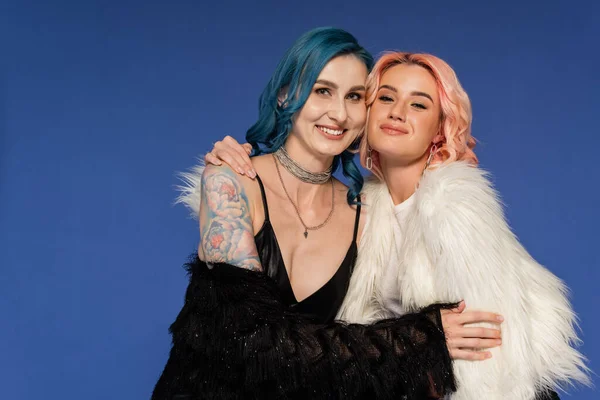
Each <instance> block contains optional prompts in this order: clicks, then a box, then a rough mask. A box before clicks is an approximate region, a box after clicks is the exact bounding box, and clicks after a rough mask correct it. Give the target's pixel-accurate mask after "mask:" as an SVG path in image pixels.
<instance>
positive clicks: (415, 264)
mask: <svg viewBox="0 0 600 400" xmlns="http://www.w3.org/2000/svg"><path fill="white" fill-rule="evenodd" d="M366 98H367V106H368V107H369V114H368V118H367V125H366V133H365V135H364V137H363V140H362V143H361V147H360V159H361V164H362V165H363V166H364V167H365V168H367V169H369V170H371V171H372V172H373V174H374V176H373V177H371V178H370V179H368V181H367V182H366V184H365V186H364V188H363V191H362V196H363V197H362V199H363V202H362V203H363V204H364V205H365V208H366V209H367V210H368V211H367V216H368V218H367V222H366V225H365V227H364V230H363V235H362V238H361V241H360V245H359V251H358V259H357V264H356V267H355V269H354V272H353V275H352V278H351V281H350V287H349V290H348V292H347V295H346V297H345V299H344V302H343V304H342V307H341V309H340V311H339V312H338V315H337V317H338V318H339V319H341V320H345V321H348V322H353V323H370V322H373V321H377V320H381V319H385V318H389V317H392V316H398V315H405V314H408V313H410V312H413V311H415V310H418V309H421V308H422V307H424V306H426V305H428V304H431V303H435V302H457V301H461V300H464V304H466V307H467V309H470V310H489V311H493V312H497V313H499V314H501V315H503V316H504V317H505V320H506V322H505V323H504V324H502V326H500V324H479V325H478V326H487V327H494V328H501V329H502V343H503V344H502V346H500V347H495V348H488V349H485V351H486V352H490V354H491V357H488V359H486V360H484V361H481V362H473V361H469V360H466V359H465V357H464V354H462V353H463V352H464V350H463V348H464V349H466V348H471V347H479V346H477V343H478V342H477V341H478V340H480V338H468V337H461V338H459V339H453V338H452V337H450V336H451V335H449V334H448V332H447V336H448V339H447V340H448V345H449V348H450V355H451V356H452V358H453V359H454V360H455V361H454V372H455V376H456V380H457V383H458V391H457V392H456V393H455V394H453V395H451V396H450V397H451V398H452V399H453V400H475V399H477V400H479V399H486V400H496V399H498V400H499V399H517V400H534V399H536V400H539V399H556V398H558V396H557V395H556V393H555V392H554V390H555V389H557V388H561V387H562V386H561V385H565V384H570V383H572V382H574V381H579V382H583V383H588V377H587V368H586V366H585V364H584V358H583V356H582V355H581V354H580V353H579V352H578V351H577V350H576V349H575V348H574V346H575V344H576V343H577V342H578V338H577V335H576V332H575V320H576V317H575V314H574V312H573V311H572V309H571V306H570V304H569V301H568V299H567V297H566V292H567V288H566V287H565V285H564V284H563V282H562V281H561V280H560V279H558V278H557V277H556V276H554V275H553V274H552V273H551V272H550V271H548V270H547V269H545V268H544V267H542V266H541V265H539V264H538V263H537V262H536V261H535V260H534V259H533V258H532V257H531V256H530V255H529V254H528V253H527V252H526V250H525V249H524V248H523V247H522V246H521V244H520V243H519V242H518V240H517V239H516V237H515V236H514V234H513V233H512V232H511V230H510V228H509V226H508V224H507V222H506V220H505V218H504V215H503V211H502V206H501V203H500V200H499V196H498V194H497V193H496V192H495V190H494V189H493V187H492V185H491V182H490V181H489V180H488V178H487V173H486V172H485V171H483V170H482V169H480V168H478V167H477V157H476V156H475V153H474V152H473V148H474V145H475V140H474V139H473V137H472V136H471V120H472V115H471V104H470V101H469V98H468V96H467V94H466V93H465V91H464V90H463V88H462V86H461V85H460V83H459V81H458V79H457V77H456V75H455V73H454V71H453V70H452V68H451V67H450V66H449V65H448V64H447V63H446V62H444V61H443V60H441V59H439V58H437V57H435V56H432V55H428V54H411V53H403V52H393V53H387V54H385V55H384V56H383V57H381V58H380V59H379V61H378V62H377V63H376V64H375V67H374V69H373V71H372V72H371V74H370V75H369V77H368V80H367V97H366ZM237 146H239V145H237ZM237 146H236V145H233V144H232V139H231V138H229V139H228V140H227V142H219V143H218V144H217V145H216V149H215V150H213V152H211V153H209V155H208V156H207V157H206V160H207V161H209V162H216V163H218V162H219V161H218V160H216V158H217V157H218V158H221V159H223V160H224V161H226V162H228V163H230V164H233V165H236V164H237V165H236V166H240V167H242V168H243V165H245V162H246V161H245V157H244V152H243V151H242V149H240V148H239V147H237ZM240 154H241V155H240ZM469 326H470V325H469V324H465V325H464V327H469ZM470 327H472V326H470ZM482 350H484V349H482Z"/></svg>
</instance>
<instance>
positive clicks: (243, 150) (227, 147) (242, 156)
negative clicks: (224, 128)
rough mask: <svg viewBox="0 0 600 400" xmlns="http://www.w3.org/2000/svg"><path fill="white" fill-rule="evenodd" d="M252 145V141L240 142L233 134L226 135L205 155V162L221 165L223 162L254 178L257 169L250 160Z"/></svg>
mask: <svg viewBox="0 0 600 400" xmlns="http://www.w3.org/2000/svg"><path fill="white" fill-rule="evenodd" d="M251 152H252V145H251V144H250V143H244V144H239V143H238V141H237V140H235V139H234V138H232V137H231V136H225V138H224V139H223V140H220V141H218V142H216V143H215V144H214V147H213V148H212V150H211V151H210V152H208V153H206V155H205V156H204V162H205V163H207V164H213V165H221V164H222V163H223V162H224V163H225V164H227V165H229V166H230V167H231V169H232V170H234V171H237V172H238V173H239V174H240V175H246V176H248V177H249V178H252V179H254V178H255V177H256V171H254V167H253V166H252V161H250V157H249V155H250V153H251Z"/></svg>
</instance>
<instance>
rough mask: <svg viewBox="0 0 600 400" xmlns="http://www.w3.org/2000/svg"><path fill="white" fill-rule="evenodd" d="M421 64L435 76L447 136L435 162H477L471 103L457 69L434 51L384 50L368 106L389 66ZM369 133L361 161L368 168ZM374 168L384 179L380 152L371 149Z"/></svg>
mask: <svg viewBox="0 0 600 400" xmlns="http://www.w3.org/2000/svg"><path fill="white" fill-rule="evenodd" d="M401 64H407V65H418V66H420V67H423V68H425V69H426V70H427V71H429V73H430V74H431V75H432V76H433V78H434V79H435V82H436V84H437V87H438V95H439V98H440V103H441V116H440V132H439V133H440V134H441V135H443V137H444V139H443V140H442V141H441V142H440V143H437V150H436V151H435V153H434V155H433V160H432V162H431V164H432V165H435V164H440V163H445V162H452V161H457V160H465V161H468V162H470V163H472V164H477V163H478V161H477V156H476V155H475V153H474V152H473V148H474V147H475V139H474V138H473V136H471V121H472V114H471V102H470V100H469V96H467V93H466V92H465V90H464V89H463V88H462V86H461V84H460V82H459V81H458V78H457V77H456V73H455V72H454V70H453V69H452V68H451V67H450V66H449V65H448V64H447V63H446V62H445V61H443V60H441V59H440V58H437V57H436V56H433V55H431V54H413V53H403V52H389V53H385V54H384V55H383V56H381V58H380V59H379V60H378V61H377V63H375V66H374V67H373V70H372V71H371V73H370V74H369V77H368V78H367V107H369V108H370V107H371V105H372V104H373V102H375V99H376V98H377V92H378V91H379V85H380V82H381V77H382V76H383V74H384V73H385V72H386V71H387V70H388V69H390V68H392V67H394V66H396V65H401ZM367 139H368V134H367V133H366V132H365V135H364V138H363V140H362V141H361V143H360V148H359V151H360V163H361V164H362V166H363V167H366V162H367V151H368V140H367ZM371 160H372V168H371V171H372V172H373V173H374V174H375V175H376V176H378V177H379V178H380V179H383V175H382V172H381V165H380V163H379V154H378V153H377V152H376V151H375V150H372V151H371Z"/></svg>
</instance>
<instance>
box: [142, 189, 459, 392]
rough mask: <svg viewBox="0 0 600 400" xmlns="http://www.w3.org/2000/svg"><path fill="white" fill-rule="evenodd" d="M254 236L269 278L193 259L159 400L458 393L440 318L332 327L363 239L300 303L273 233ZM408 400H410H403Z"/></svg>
mask: <svg viewBox="0 0 600 400" xmlns="http://www.w3.org/2000/svg"><path fill="white" fill-rule="evenodd" d="M258 182H259V185H260V187H261V192H262V196H263V203H264V207H265V223H264V225H263V226H262V228H261V230H260V231H259V233H258V234H257V235H256V236H255V240H256V244H257V249H258V252H259V257H260V259H261V264H262V267H263V272H254V271H249V270H246V269H242V268H238V267H235V266H232V265H229V264H207V263H205V262H203V261H201V260H199V259H198V257H197V256H195V257H194V258H193V259H192V260H191V261H190V262H189V263H188V264H187V265H186V267H187V270H188V272H189V274H190V283H189V285H188V288H187V291H186V296H185V304H184V306H183V308H182V310H181V312H180V313H179V315H178V316H177V319H176V320H175V322H174V323H173V324H172V325H171V327H170V331H171V334H172V338H173V347H172V349H171V353H170V356H169V360H168V361H167V364H166V366H165V368H164V371H163V373H162V375H161V377H160V379H159V381H158V383H157V384H156V386H155V388H154V392H153V395H152V399H153V400H167V399H168V400H175V399H189V400H191V399H364V398H369V399H399V398H404V399H408V400H417V399H427V398H437V397H439V396H441V395H443V394H447V393H450V392H452V391H454V390H455V384H454V376H453V374H452V361H451V359H450V356H449V354H448V350H447V347H446V339H445V337H444V332H443V329H442V324H441V316H440V309H442V308H448V307H452V306H453V305H434V306H431V307H428V308H427V309H425V310H422V311H421V312H420V313H415V314H410V315H405V316H403V317H401V318H394V319H389V320H384V321H380V322H377V323H375V324H373V325H359V324H345V323H342V322H335V321H333V319H334V317H335V315H336V313H337V311H338V309H339V307H340V306H341V303H342V301H343V298H344V296H345V294H346V291H347V289H348V283H349V280H350V276H351V274H352V269H353V267H354V263H355V261H356V252H357V249H356V240H355V239H356V232H357V228H358V221H359V216H360V208H359V207H357V208H358V209H357V214H356V220H355V227H354V238H353V241H352V243H351V244H350V247H349V249H348V252H347V254H346V257H345V259H344V261H343V262H342V264H341V266H340V267H339V269H338V270H337V272H336V273H335V274H334V276H333V277H332V278H331V279H330V280H329V281H328V282H327V283H326V284H325V285H323V287H322V288H321V289H319V290H318V291H317V292H315V293H314V294H313V295H311V296H309V297H308V298H306V299H305V300H303V301H301V302H298V301H296V298H295V297H294V294H293V291H292V289H291V285H290V282H289V279H288V276H287V272H286V270H285V266H284V265H283V260H282V258H281V252H280V249H279V246H278V244H277V238H276V237H275V234H274V231H273V228H272V226H271V224H270V220H269V213H268V207H267V202H266V196H265V194H264V188H263V185H262V182H261V181H260V179H259V180H258ZM402 396H405V397H402Z"/></svg>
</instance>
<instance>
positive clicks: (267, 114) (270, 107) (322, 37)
mask: <svg viewBox="0 0 600 400" xmlns="http://www.w3.org/2000/svg"><path fill="white" fill-rule="evenodd" d="M349 54H350V55H354V56H356V57H357V58H358V59H359V60H361V61H362V62H364V63H365V65H366V67H367V70H368V71H371V68H372V67H373V56H371V54H370V53H369V52H368V51H367V50H365V49H364V48H363V47H362V46H361V45H359V44H358V41H357V40H356V38H355V37H354V36H352V35H351V34H350V33H348V32H346V31H344V30H342V29H337V28H317V29H313V30H311V31H309V32H307V33H305V34H304V35H302V36H300V38H299V39H298V40H296V42H295V43H294V45H293V46H292V47H290V48H289V49H288V51H287V52H286V53H285V55H284V56H283V58H282V60H281V61H280V62H279V65H278V66H277V69H276V70H275V73H274V74H273V76H271V79H270V80H269V83H268V84H267V87H266V88H265V89H264V90H263V92H262V94H261V95H260V98H259V116H258V121H257V122H256V123H255V124H254V125H252V127H251V128H250V129H248V131H247V132H246V140H247V141H248V143H250V144H251V145H252V148H253V150H252V155H253V156H255V155H259V154H269V153H273V152H274V151H276V150H277V149H279V148H280V147H281V146H283V144H284V143H285V141H286V140H287V137H288V135H289V134H290V131H291V129H292V118H293V116H294V115H295V114H296V113H297V112H298V111H300V110H301V109H302V107H304V104H305V103H306V100H307V99H308V97H309V96H310V93H311V91H312V87H313V85H314V84H315V82H316V80H317V78H318V77H319V74H320V73H321V71H322V70H323V68H325V65H327V63H328V62H329V61H331V60H332V59H333V58H335V57H337V56H341V55H349ZM282 89H283V90H286V91H287V93H296V94H297V95H295V96H288V97H287V99H286V100H285V104H284V107H282V106H281V105H280V104H279V101H278V100H279V95H280V93H281V90H282ZM359 142H360V140H359V139H357V140H356V141H355V142H354V143H352V145H350V147H349V148H348V149H346V150H344V152H343V153H342V154H340V155H337V156H335V157H334V158H333V165H332V167H333V171H334V172H335V171H336V170H337V169H338V168H339V166H340V165H341V166H342V173H343V174H344V176H345V177H346V178H348V180H349V185H348V194H347V199H348V203H349V204H354V203H355V198H356V196H357V195H358V194H359V193H360V191H361V190H362V186H363V182H364V181H363V177H362V175H361V174H360V171H359V169H358V167H357V166H356V164H355V163H354V152H355V150H357V148H358V143H359Z"/></svg>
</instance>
